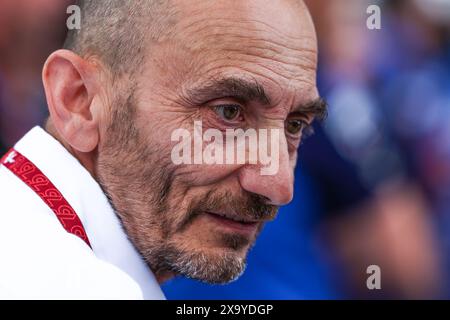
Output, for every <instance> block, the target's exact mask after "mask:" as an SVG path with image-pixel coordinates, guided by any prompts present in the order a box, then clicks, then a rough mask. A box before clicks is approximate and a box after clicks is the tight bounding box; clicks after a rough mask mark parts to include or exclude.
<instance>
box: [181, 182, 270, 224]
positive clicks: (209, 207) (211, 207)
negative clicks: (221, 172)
mask: <svg viewBox="0 0 450 320" xmlns="http://www.w3.org/2000/svg"><path fill="white" fill-rule="evenodd" d="M278 210H279V206H275V205H271V204H268V199H267V198H266V197H264V196H261V195H259V194H255V193H251V192H247V191H242V193H241V194H240V195H235V194H233V193H232V192H229V191H225V192H223V191H222V192H217V191H216V190H210V191H208V192H207V193H206V195H205V196H204V197H201V198H199V199H197V200H195V201H193V203H191V205H190V206H189V208H188V210H187V211H188V213H187V214H186V217H185V218H184V219H183V221H182V222H181V223H180V228H179V229H183V228H185V227H186V226H188V225H189V224H190V222H191V221H192V220H193V219H194V218H195V217H197V216H198V215H200V214H204V213H205V212H227V213H231V214H233V215H235V216H237V217H241V218H248V219H251V220H259V221H271V220H273V219H275V217H276V216H277V213H278Z"/></svg>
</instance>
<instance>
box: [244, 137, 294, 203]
mask: <svg viewBox="0 0 450 320" xmlns="http://www.w3.org/2000/svg"><path fill="white" fill-rule="evenodd" d="M278 154H279V155H278V164H279V165H278V170H276V171H275V172H273V174H268V175H267V174H262V173H261V169H262V167H263V166H262V165H261V164H260V163H259V162H258V164H254V165H245V166H243V167H242V168H241V169H240V171H239V182H240V184H241V187H242V188H243V189H244V190H246V191H248V192H252V193H256V194H259V195H261V196H263V197H265V198H267V199H268V204H272V205H276V206H282V205H285V204H288V203H289V202H291V200H292V198H293V193H294V191H293V189H294V170H293V165H292V164H291V162H290V157H289V151H288V147H287V142H286V137H285V136H284V135H282V137H280V146H279V152H278ZM273 160H275V159H273Z"/></svg>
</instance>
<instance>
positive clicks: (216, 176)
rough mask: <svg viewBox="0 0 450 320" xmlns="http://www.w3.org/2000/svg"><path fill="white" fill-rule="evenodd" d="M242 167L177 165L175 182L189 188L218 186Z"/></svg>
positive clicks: (227, 165)
mask: <svg viewBox="0 0 450 320" xmlns="http://www.w3.org/2000/svg"><path fill="white" fill-rule="evenodd" d="M241 167H242V165H229V164H226V165H225V164H224V165H208V164H201V165H179V166H175V176H176V178H175V180H178V181H179V182H181V183H183V184H184V185H186V186H189V187H196V186H206V185H212V184H218V183H219V182H220V181H223V180H225V179H226V178H227V177H228V176H230V175H232V174H233V173H235V172H236V171H237V170H239V169H240V168H241Z"/></svg>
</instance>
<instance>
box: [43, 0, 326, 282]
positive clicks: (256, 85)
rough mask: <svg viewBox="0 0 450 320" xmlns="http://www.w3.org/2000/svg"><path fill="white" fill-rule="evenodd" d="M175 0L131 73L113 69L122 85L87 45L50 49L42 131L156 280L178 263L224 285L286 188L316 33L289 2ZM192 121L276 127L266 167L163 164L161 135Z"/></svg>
mask: <svg viewBox="0 0 450 320" xmlns="http://www.w3.org/2000/svg"><path fill="white" fill-rule="evenodd" d="M174 5H175V6H177V10H178V12H179V19H178V21H177V22H176V23H175V25H174V26H173V30H172V31H171V32H169V33H168V34H167V35H166V36H165V37H164V38H163V39H161V40H160V41H159V42H158V43H154V44H151V45H150V46H149V49H148V50H149V52H148V54H147V55H146V59H145V64H143V65H142V66H141V72H139V73H138V74H136V75H135V79H134V80H135V81H134V84H135V85H134V86H133V87H131V86H128V84H129V83H131V82H126V81H125V82H124V84H123V86H122V88H123V91H122V92H120V93H118V92H117V90H113V89H112V88H111V86H110V84H109V83H110V81H109V78H108V77H109V76H110V75H109V73H108V72H107V71H105V70H104V69H105V68H104V67H103V66H102V64H101V62H99V61H97V60H96V59H95V57H91V58H90V59H83V58H80V57H78V56H76V55H75V54H73V53H71V52H69V51H65V50H60V51H57V52H55V53H54V54H53V55H52V56H51V57H50V58H49V59H48V61H47V63H46V66H45V68H44V75H43V78H44V84H45V88H46V94H47V99H48V103H49V110H50V114H51V117H50V120H49V123H48V125H47V130H48V131H49V132H50V133H51V134H53V135H54V136H55V137H56V138H57V139H58V140H60V141H61V142H62V143H63V144H64V145H65V146H66V148H67V149H68V150H69V151H70V152H71V153H72V154H73V155H74V156H75V157H77V158H78V159H79V161H80V162H81V163H82V164H83V165H84V166H85V167H86V168H87V169H88V170H89V171H90V172H91V174H92V175H93V177H94V178H95V179H96V180H97V181H99V183H100V184H101V185H102V187H103V188H104V190H105V192H106V193H107V194H108V195H109V197H110V200H111V203H112V205H113V206H114V208H115V210H116V212H117V214H118V216H119V217H120V218H121V221H122V223H123V225H124V228H125V231H126V232H127V234H128V236H129V237H130V239H131V240H132V242H133V243H134V244H135V246H136V247H137V249H138V250H139V251H140V252H141V254H142V255H143V257H144V258H145V259H146V261H147V263H148V264H149V266H150V267H151V268H152V270H153V271H154V272H155V274H156V275H157V278H158V280H159V281H160V282H162V281H164V280H166V279H168V278H170V277H172V276H174V275H176V274H183V275H186V276H189V277H193V278H196V279H200V280H204V281H208V282H214V283H224V282H228V281H230V280H232V279H234V278H236V277H237V276H238V275H239V274H240V272H242V271H243V266H244V265H245V257H246V255H247V253H248V250H249V248H250V247H251V246H252V244H253V243H254V241H255V239H256V237H257V235H258V232H259V231H260V230H261V228H262V226H263V225H264V223H265V222H266V221H268V220H271V219H273V218H274V217H275V214H276V211H277V208H278V207H279V206H282V205H285V204H287V203H289V202H290V201H291V199H292V197H293V183H294V175H293V172H294V167H295V165H296V160H297V149H298V147H299V144H300V141H301V138H302V129H303V128H304V127H306V126H307V125H309V124H311V122H312V121H313V120H314V117H315V113H314V110H315V109H313V108H311V106H314V107H320V105H319V106H318V105H317V104H318V102H317V101H318V100H317V99H318V98H319V95H318V91H317V88H316V67H317V44H316V43H317V41H316V36H315V31H314V26H313V23H312V21H311V18H310V16H309V13H308V11H307V9H306V7H305V6H304V5H303V3H302V2H300V1H288V0H286V1H263V0H248V1H230V0H226V1H225V0H224V1H221V0H218V1H175V3H174ZM131 92H133V95H132V97H131V98H130V97H129V95H130V93H131ZM127 98H129V99H128V102H127ZM126 104H127V105H129V106H132V107H133V108H134V109H133V110H134V112H133V113H132V114H131V115H130V114H128V115H127V116H124V115H125V111H122V112H123V114H122V113H120V114H121V115H122V116H120V117H119V116H118V117H116V118H115V119H116V122H115V123H114V121H113V120H112V119H111V118H112V117H111V110H112V109H113V108H114V107H118V108H122V110H124V109H125V105H126ZM117 119H120V120H117ZM194 120H201V121H202V123H203V129H204V130H207V129H208V128H215V129H219V130H222V131H225V130H226V129H227V128H231V129H235V128H242V129H248V128H254V129H262V128H265V129H275V128H277V129H280V130H281V132H283V133H284V134H282V135H281V136H280V141H279V144H280V157H279V170H278V172H277V173H276V174H275V175H268V176H264V175H261V170H260V165H258V164H256V165H255V164H240V165H237V164H236V165H230V164H225V165H204V164H201V165H183V164H182V165H177V166H175V165H174V164H172V163H171V162H170V152H171V148H172V147H173V145H174V142H171V140H170V137H171V133H172V132H173V130H175V129H177V128H186V129H188V130H192V127H193V124H194ZM130 128H132V129H130ZM125 131H126V132H128V134H129V135H128V136H127V139H125V140H124V139H121V132H125ZM161 195H164V196H163V197H162V199H159V198H158V197H160V196H161ZM219 215H220V216H224V215H225V216H227V217H220V216H219ZM231 218H234V219H239V220H245V223H239V222H233V221H232V220H231ZM164 256H165V257H164ZM170 259H173V260H174V261H176V262H173V261H169V260H170ZM186 261H189V263H187V262H186ZM172 262H173V263H172ZM186 264H189V266H185V265H186ZM227 268H229V270H225V269H227Z"/></svg>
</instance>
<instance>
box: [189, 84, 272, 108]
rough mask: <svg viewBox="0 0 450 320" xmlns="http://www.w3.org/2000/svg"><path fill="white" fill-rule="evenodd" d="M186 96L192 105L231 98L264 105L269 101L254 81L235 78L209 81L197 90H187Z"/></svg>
mask: <svg viewBox="0 0 450 320" xmlns="http://www.w3.org/2000/svg"><path fill="white" fill-rule="evenodd" d="M186 94H187V98H188V99H189V100H190V101H192V102H193V103H194V104H201V103H205V102H208V101H209V100H212V99H220V98H226V97H233V98H235V99H237V100H239V101H240V102H243V103H247V102H250V101H255V100H257V101H259V102H260V103H262V104H264V105H270V99H269V97H268V96H267V94H266V92H265V91H264V88H263V86H261V85H260V84H259V83H258V82H256V81H251V80H246V79H241V78H235V77H229V78H221V79H211V80H209V81H207V82H206V83H205V84H204V85H202V86H200V87H198V88H193V89H188V90H187V91H186Z"/></svg>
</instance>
